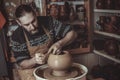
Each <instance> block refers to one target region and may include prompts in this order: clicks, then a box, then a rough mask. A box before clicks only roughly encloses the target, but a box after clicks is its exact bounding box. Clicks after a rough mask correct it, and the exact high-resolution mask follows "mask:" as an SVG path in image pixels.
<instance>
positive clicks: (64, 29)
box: [53, 19, 73, 38]
mask: <svg viewBox="0 0 120 80" xmlns="http://www.w3.org/2000/svg"><path fill="white" fill-rule="evenodd" d="M53 27H54V31H55V37H56V38H63V37H64V36H65V35H66V34H67V33H68V32H69V31H71V30H73V27H72V26H71V25H69V24H63V23H62V22H60V21H58V20H56V19H53Z"/></svg>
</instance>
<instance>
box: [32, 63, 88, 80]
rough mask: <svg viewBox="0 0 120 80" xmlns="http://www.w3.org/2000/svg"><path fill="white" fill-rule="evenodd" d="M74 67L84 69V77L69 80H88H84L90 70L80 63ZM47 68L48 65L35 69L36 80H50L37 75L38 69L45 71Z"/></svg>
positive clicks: (74, 64)
mask: <svg viewBox="0 0 120 80" xmlns="http://www.w3.org/2000/svg"><path fill="white" fill-rule="evenodd" d="M73 66H76V67H78V68H81V69H83V71H84V73H83V74H82V75H80V76H77V77H75V78H69V79H73V80H78V79H79V80H86V79H82V78H86V74H87V73H88V69H87V68H86V67H85V66H84V65H82V64H79V63H73ZM46 68H48V65H42V66H39V67H37V68H35V70H34V71H33V75H34V77H35V78H36V80H48V79H45V78H43V77H41V76H38V75H36V71H37V70H38V69H40V70H45V69H46Z"/></svg>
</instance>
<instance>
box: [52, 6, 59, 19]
mask: <svg viewBox="0 0 120 80" xmlns="http://www.w3.org/2000/svg"><path fill="white" fill-rule="evenodd" d="M58 9H59V6H58V5H56V4H53V5H51V6H50V15H51V16H52V17H53V18H56V19H57V18H58V12H59V10H58Z"/></svg>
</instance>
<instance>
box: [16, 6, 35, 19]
mask: <svg viewBox="0 0 120 80" xmlns="http://www.w3.org/2000/svg"><path fill="white" fill-rule="evenodd" d="M30 12H32V13H33V14H35V12H34V10H33V9H32V7H31V6H29V5H27V4H22V5H20V6H18V7H17V8H16V11H15V16H16V18H20V17H22V16H24V15H25V13H30Z"/></svg>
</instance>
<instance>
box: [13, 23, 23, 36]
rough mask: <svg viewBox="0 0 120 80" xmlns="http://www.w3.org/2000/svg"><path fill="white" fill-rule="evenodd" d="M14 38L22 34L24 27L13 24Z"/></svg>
mask: <svg viewBox="0 0 120 80" xmlns="http://www.w3.org/2000/svg"><path fill="white" fill-rule="evenodd" d="M12 29H13V30H12V35H11V36H12V38H17V37H20V36H21V33H22V29H21V28H20V26H19V25H12Z"/></svg>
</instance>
